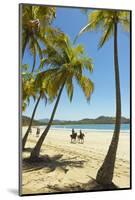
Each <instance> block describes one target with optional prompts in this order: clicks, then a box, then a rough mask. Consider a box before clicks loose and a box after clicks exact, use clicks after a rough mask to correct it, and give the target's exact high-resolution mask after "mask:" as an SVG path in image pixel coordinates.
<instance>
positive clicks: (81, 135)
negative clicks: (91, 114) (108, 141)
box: [70, 129, 85, 144]
mask: <svg viewBox="0 0 135 200" xmlns="http://www.w3.org/2000/svg"><path fill="white" fill-rule="evenodd" d="M70 137H71V143H76V139H78V142H79V143H81V144H83V143H84V137H85V135H84V133H82V131H81V130H80V133H79V135H77V133H76V132H75V131H74V129H72V134H71V135H70Z"/></svg>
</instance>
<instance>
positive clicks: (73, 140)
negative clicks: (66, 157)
mask: <svg viewBox="0 0 135 200" xmlns="http://www.w3.org/2000/svg"><path fill="white" fill-rule="evenodd" d="M30 133H32V128H31V129H30ZM39 135H40V128H39V127H38V128H37V131H36V137H38V136H39ZM70 137H71V143H76V139H78V142H79V143H81V144H83V143H84V137H85V135H84V133H82V131H81V130H80V133H79V135H77V133H76V132H75V130H74V129H72V134H71V135H70Z"/></svg>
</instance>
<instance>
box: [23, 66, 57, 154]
mask: <svg viewBox="0 0 135 200" xmlns="http://www.w3.org/2000/svg"><path fill="white" fill-rule="evenodd" d="M56 71H57V68H54V69H48V70H46V71H45V72H44V81H41V75H40V73H38V74H37V75H36V77H35V79H34V78H31V76H32V75H31V76H30V77H29V76H28V74H25V75H23V87H22V88H23V100H24V99H25V100H26V101H28V103H29V101H30V100H29V98H30V97H31V96H32V97H33V98H34V101H35V100H36V103H35V106H34V109H33V112H32V116H31V119H30V123H29V126H28V129H27V131H26V133H25V135H24V137H23V140H22V150H25V145H26V141H27V138H28V135H29V133H30V130H31V126H32V122H33V119H34V116H35V113H36V110H37V107H38V105H39V102H40V100H41V99H44V100H45V104H46V103H47V100H49V101H53V100H54V98H55V96H56V94H55V91H54V92H53V94H52V92H51V94H49V93H48V92H49V90H48V91H47V84H45V81H46V79H47V77H48V76H49V75H50V74H51V73H52V72H53V73H54V72H56ZM24 77H25V78H24ZM26 77H27V78H26ZM31 79H32V80H31ZM47 80H48V79H47ZM37 95H38V97H37ZM26 101H23V102H26ZM25 107H26V105H25Z"/></svg>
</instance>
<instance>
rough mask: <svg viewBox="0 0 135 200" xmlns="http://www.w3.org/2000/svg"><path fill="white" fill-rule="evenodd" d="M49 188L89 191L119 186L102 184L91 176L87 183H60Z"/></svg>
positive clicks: (64, 190)
mask: <svg viewBox="0 0 135 200" xmlns="http://www.w3.org/2000/svg"><path fill="white" fill-rule="evenodd" d="M47 187H48V189H49V190H51V191H52V192H56V193H60V192H87V191H107V190H117V189H119V188H118V186H116V185H114V184H113V183H112V184H111V185H100V184H98V183H97V182H96V180H95V179H93V178H92V177H90V181H88V182H87V183H79V182H76V183H75V184H72V185H68V186H64V187H61V186H58V185H53V186H52V185H48V186H47Z"/></svg>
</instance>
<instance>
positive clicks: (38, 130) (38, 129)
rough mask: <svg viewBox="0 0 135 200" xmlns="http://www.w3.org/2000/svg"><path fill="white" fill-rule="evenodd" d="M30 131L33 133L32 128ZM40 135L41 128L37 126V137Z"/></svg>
mask: <svg viewBox="0 0 135 200" xmlns="http://www.w3.org/2000/svg"><path fill="white" fill-rule="evenodd" d="M30 133H32V128H31V129H30ZM39 135H40V128H37V131H36V137H38V136H39Z"/></svg>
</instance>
